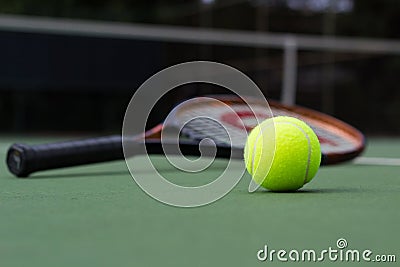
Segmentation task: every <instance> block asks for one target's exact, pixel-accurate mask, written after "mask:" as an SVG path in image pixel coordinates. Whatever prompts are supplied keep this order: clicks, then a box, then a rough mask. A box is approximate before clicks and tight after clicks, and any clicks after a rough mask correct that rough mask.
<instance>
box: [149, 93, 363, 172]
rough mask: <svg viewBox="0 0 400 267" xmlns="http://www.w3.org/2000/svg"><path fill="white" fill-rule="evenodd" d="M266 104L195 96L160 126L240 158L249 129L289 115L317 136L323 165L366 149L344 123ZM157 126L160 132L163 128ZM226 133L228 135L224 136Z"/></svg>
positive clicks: (151, 133) (296, 108)
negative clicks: (208, 141)
mask: <svg viewBox="0 0 400 267" xmlns="http://www.w3.org/2000/svg"><path fill="white" fill-rule="evenodd" d="M268 103H269V105H268V104H267V106H266V104H265V102H264V101H263V100H258V99H255V98H251V97H244V98H239V97H237V96H233V95H211V96H207V97H197V98H194V99H191V100H190V101H188V102H184V103H183V104H181V105H178V106H177V107H176V108H175V109H174V110H173V111H172V112H171V114H170V115H169V120H168V121H166V123H165V124H164V126H163V127H164V128H165V127H168V128H169V127H175V128H176V129H179V132H180V134H181V136H184V137H186V138H188V139H189V140H191V141H193V142H194V143H198V142H200V141H201V140H203V139H204V138H209V139H211V140H213V141H214V142H215V144H216V145H217V146H220V147H224V146H225V147H232V148H233V149H236V150H239V151H241V152H240V153H237V154H238V155H237V157H242V151H243V148H244V146H245V143H246V139H247V134H248V132H249V131H250V130H251V129H253V128H254V127H255V126H256V125H258V124H259V123H260V122H262V121H263V120H265V119H267V118H271V117H273V116H291V117H296V118H298V119H300V120H303V121H305V122H306V123H307V124H308V125H309V126H310V127H311V128H312V129H313V130H314V131H315V133H316V134H317V136H318V139H319V141H320V144H321V151H322V163H321V164H323V165H329V164H336V163H341V162H345V161H348V160H351V159H353V158H355V157H357V156H358V155H359V154H360V153H361V152H362V151H363V150H364V148H365V138H364V136H363V134H362V133H361V132H360V131H359V130H357V129H355V128H354V127H352V126H350V125H349V124H347V123H345V122H343V121H340V120H338V119H336V118H333V117H331V116H329V115H326V114H323V113H321V112H318V111H314V110H311V109H308V108H304V107H299V106H288V105H283V104H280V103H278V102H276V101H269V102H268ZM227 106H228V107H229V108H227ZM207 117H208V119H207ZM193 118H194V119H193ZM209 118H212V119H211V120H210V119H209ZM157 127H158V128H157V130H160V131H161V132H162V129H161V128H162V127H161V126H157ZM221 129H222V130H221ZM227 131H228V132H229V134H226V133H227ZM158 135H159V133H157V136H156V135H155V131H154V130H151V131H149V132H147V133H146V138H153V137H157V138H158V137H159V136H158ZM239 154H240V155H239Z"/></svg>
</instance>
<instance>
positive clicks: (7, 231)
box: [0, 138, 400, 267]
mask: <svg viewBox="0 0 400 267" xmlns="http://www.w3.org/2000/svg"><path fill="white" fill-rule="evenodd" d="M46 140H48V139H46V138H41V139H38V138H2V139H1V143H0V146H1V156H2V162H1V170H2V171H1V177H0V216H1V220H0V266H4V267H20V266H40V267H46V266H52V267H53V266H164V267H165V266H273V265H287V264H288V263H281V262H279V260H277V259H276V258H274V260H273V261H272V262H271V261H269V260H268V259H267V261H265V262H261V261H259V260H257V255H256V254H257V251H258V250H260V249H262V248H263V247H264V245H268V247H269V249H275V250H280V249H284V250H286V251H290V250H293V249H296V250H298V251H300V252H301V251H302V250H305V249H312V250H315V251H317V252H319V251H322V250H324V249H328V248H329V247H332V248H333V249H337V246H336V241H337V240H338V239H339V238H344V239H346V240H347V244H348V246H347V248H346V249H354V250H359V251H364V250H366V249H369V250H371V251H372V253H373V254H372V256H371V257H373V256H375V255H378V254H382V255H389V254H391V255H396V258H397V262H396V263H376V262H375V263H373V262H369V263H368V264H367V263H365V262H361V263H351V262H350V263H344V262H340V261H336V262H333V261H330V260H329V259H328V258H327V257H326V259H325V260H324V261H323V262H311V263H310V262H297V263H296V264H295V265H296V266H320V265H329V266H340V265H343V264H346V265H353V264H354V265H357V266H386V265H388V266H397V264H398V262H399V261H400V259H399V257H400V254H399V248H400V246H399V244H400V241H399V240H400V234H399V230H398V226H399V225H400V214H399V203H400V167H396V166H362V165H354V164H344V165H338V166H331V167H323V168H321V169H320V170H319V172H318V174H317V176H316V177H315V179H314V180H313V181H312V182H311V183H310V184H308V185H307V186H306V187H304V188H303V189H302V190H300V191H298V192H296V193H271V192H267V191H258V192H256V193H253V194H250V193H248V192H247V186H248V183H249V179H250V177H249V176H248V175H247V174H246V175H245V176H244V177H243V178H242V180H241V182H240V183H239V184H238V185H237V186H236V187H235V188H234V189H233V190H232V191H231V192H230V193H229V194H228V195H226V196H225V197H224V198H222V199H221V200H219V201H217V202H215V203H213V204H210V205H207V206H204V207H200V208H189V209H187V208H176V207H171V206H168V205H165V204H162V203H159V202H158V201H156V200H154V199H152V198H150V197H149V196H148V195H146V194H145V193H144V192H143V191H142V190H141V189H140V188H139V187H138V186H137V185H136V183H135V182H134V181H133V179H132V178H131V176H130V174H129V172H128V170H127V167H126V165H125V162H123V161H120V162H111V163H105V164H96V165H91V166H84V167H77V168H68V169H62V170H53V171H48V172H41V173H37V174H35V175H33V176H32V177H31V178H29V179H17V178H15V177H13V176H12V175H11V174H10V173H9V172H8V170H7V168H6V166H5V163H4V161H5V160H4V159H5V153H6V150H7V148H8V146H9V145H10V144H12V143H13V142H15V141H19V142H20V141H25V142H27V143H35V142H43V141H46ZM364 156H370V157H395V158H399V157H400V140H399V139H371V140H369V146H368V149H367V151H366V152H365V153H364ZM135 160H136V161H137V162H138V168H140V170H139V172H140V173H141V174H143V175H145V176H149V178H151V176H152V175H154V174H153V173H152V172H151V168H150V167H149V166H146V165H143V164H141V159H140V157H139V158H137V159H135ZM153 160H154V163H155V165H156V166H157V168H158V169H159V170H160V172H161V173H162V174H164V175H165V176H166V177H167V178H168V179H170V180H173V181H175V182H177V183H182V184H186V183H189V184H190V183H192V182H193V183H198V182H199V181H201V182H200V184H201V183H202V182H205V181H207V180H209V179H210V177H214V176H216V175H218V174H219V173H220V172H221V170H222V169H223V168H224V166H225V162H224V161H222V160H221V161H218V162H216V163H215V165H214V166H213V167H212V168H209V169H208V170H206V171H205V172H203V173H201V174H196V175H190V174H187V173H182V172H179V171H177V170H176V169H174V168H173V167H171V166H170V165H169V164H168V163H167V161H166V160H165V159H164V158H163V157H154V158H153ZM235 164H236V168H237V172H238V174H240V172H241V170H242V168H243V163H242V162H237V163H235ZM202 179H204V180H202ZM292 263H293V262H292Z"/></svg>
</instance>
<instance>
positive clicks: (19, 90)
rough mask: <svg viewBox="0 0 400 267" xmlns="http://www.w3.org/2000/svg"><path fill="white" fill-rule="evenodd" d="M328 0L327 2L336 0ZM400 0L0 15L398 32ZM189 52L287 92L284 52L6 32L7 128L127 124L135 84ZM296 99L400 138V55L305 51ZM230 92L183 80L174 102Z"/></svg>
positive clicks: (18, 2)
mask: <svg viewBox="0 0 400 267" xmlns="http://www.w3.org/2000/svg"><path fill="white" fill-rule="evenodd" d="M326 3H330V6H329V7H327V6H326ZM399 11H400V2H399V1H396V0H384V1H379V0H373V1H363V0H341V1H329V0H326V1H323V0H314V1H312V0H298V1H289V0H287V1H285V0H254V1H203V2H201V1H127V0H119V1H116V0H113V1H106V0H102V1H94V0H91V1H89V0H86V1H82V0H80V1H78V0H75V1H74V0H64V1H50V0H47V1H43V0H41V1H39V0H36V1H34V0H30V1H29V0H12V1H11V0H3V1H1V2H0V13H4V14H22V15H34V16H49V17H63V18H79V19H91V20H102V21H122V22H132V23H146V24H163V25H177V26H191V27H205V28H217V29H230V30H246V31H260V32H272V33H295V34H310V35H315V36H338V37H361V38H379V39H389V40H396V39H398V38H399V36H400V28H399V25H400V16H399V13H400V12H399ZM192 60H212V61H217V62H221V63H225V64H228V65H231V66H233V67H235V68H237V69H239V70H241V71H242V72H244V73H245V74H247V75H248V76H250V77H251V78H252V79H253V80H254V81H255V82H256V83H257V84H258V86H259V87H260V88H262V89H263V91H264V93H265V95H266V96H267V97H268V98H274V99H279V97H280V90H281V87H282V50H281V49H261V48H239V47H229V46H222V45H221V46H217V45H200V44H182V43H175V42H168V43H167V42H157V41H141V40H123V39H111V38H105V37H104V38H102V37H84V36H66V35H62V34H52V35H50V34H33V33H17V32H11V31H4V30H3V31H0V61H1V64H0V119H1V121H2V123H1V124H0V132H1V133H21V134H25V133H28V134H31V133H48V132H51V133H57V132H63V133H64V132H67V133H89V134H104V133H109V132H119V131H120V129H121V125H122V119H123V114H124V112H125V109H126V105H127V103H128V102H129V100H130V97H131V96H132V95H133V93H134V90H135V89H136V88H138V87H139V86H140V84H141V83H143V82H144V81H145V80H146V79H148V78H149V77H150V76H151V75H153V74H155V73H156V72H158V71H160V70H162V69H163V68H165V67H169V66H171V65H173V64H177V63H182V62H186V61H192ZM298 65H299V68H298V78H297V79H298V80H297V83H298V84H297V90H298V93H297V99H296V102H297V103H298V104H300V105H304V106H308V107H311V108H315V109H317V110H321V111H324V112H327V113H330V114H332V115H334V116H336V117H339V118H341V119H343V120H345V121H347V122H349V123H351V124H353V125H355V126H357V127H358V128H360V129H361V130H362V131H364V132H365V133H367V134H369V135H398V134H400V120H399V117H400V90H399V89H398V81H399V73H400V57H399V56H398V55H389V54H387V55H385V54H369V53H333V52H318V51H300V52H299V54H298ZM216 91H218V92H219V91H221V89H220V88H213V87H211V86H206V85H198V86H193V85H192V86H183V87H179V88H177V89H176V90H175V91H174V92H173V94H170V95H168V96H166V98H165V99H164V101H162V102H161V103H160V104H159V108H158V112H156V113H155V114H153V116H152V118H151V124H152V123H155V122H156V121H159V120H162V119H163V117H165V116H166V114H167V111H168V110H169V109H170V108H171V106H172V105H173V103H174V102H175V101H179V100H180V99H182V98H185V97H190V96H193V95H197V94H200V93H201V94H203V93H214V92H216Z"/></svg>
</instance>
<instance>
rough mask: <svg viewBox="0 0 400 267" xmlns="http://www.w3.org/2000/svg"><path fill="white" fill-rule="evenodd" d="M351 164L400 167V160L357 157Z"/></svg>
mask: <svg viewBox="0 0 400 267" xmlns="http://www.w3.org/2000/svg"><path fill="white" fill-rule="evenodd" d="M352 163H353V164H357V165H377V166H379V165H380V166H400V158H378V157H358V158H356V159H354V160H353V161H352Z"/></svg>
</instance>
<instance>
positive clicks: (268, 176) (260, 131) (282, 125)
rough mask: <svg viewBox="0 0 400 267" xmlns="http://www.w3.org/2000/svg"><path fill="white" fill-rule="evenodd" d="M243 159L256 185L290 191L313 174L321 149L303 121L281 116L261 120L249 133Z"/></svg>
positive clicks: (316, 169)
mask: <svg viewBox="0 0 400 267" xmlns="http://www.w3.org/2000/svg"><path fill="white" fill-rule="evenodd" d="M244 160H245V163H246V168H247V171H248V172H249V173H250V174H251V175H252V178H253V180H254V181H255V182H256V183H257V184H259V185H261V186H262V187H264V188H267V189H269V190H272V191H293V190H297V189H299V188H301V187H302V186H303V185H305V184H306V183H308V182H310V181H311V179H312V178H313V177H314V176H315V174H316V173H317V171H318V168H319V165H320V163H321V148H320V144H319V141H318V138H317V136H316V134H315V133H314V131H313V130H312V129H311V128H310V127H309V126H308V125H307V124H306V123H305V122H303V121H301V120H299V119H296V118H293V117H285V116H281V117H275V118H271V119H267V120H265V121H263V122H262V123H261V124H260V125H258V126H257V127H255V128H254V129H253V130H252V131H251V132H250V134H249V136H248V138H247V142H246V146H245V148H244Z"/></svg>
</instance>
